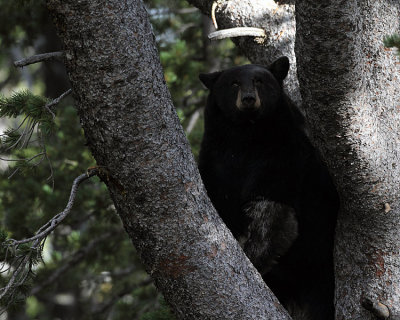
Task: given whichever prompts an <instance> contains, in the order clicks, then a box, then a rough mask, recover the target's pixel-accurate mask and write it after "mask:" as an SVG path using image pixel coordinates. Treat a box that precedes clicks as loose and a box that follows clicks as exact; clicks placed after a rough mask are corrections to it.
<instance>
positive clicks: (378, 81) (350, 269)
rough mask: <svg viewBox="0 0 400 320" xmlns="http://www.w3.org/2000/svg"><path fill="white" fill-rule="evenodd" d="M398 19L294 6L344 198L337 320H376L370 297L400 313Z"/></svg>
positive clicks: (374, 6)
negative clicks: (390, 41) (393, 43)
mask: <svg viewBox="0 0 400 320" xmlns="http://www.w3.org/2000/svg"><path fill="white" fill-rule="evenodd" d="M399 15H400V4H399V2H398V1H395V0H391V1H390V0H388V1H367V0H357V1H356V0H351V1H339V0H336V1H320V0H306V1H299V2H298V4H297V5H296V19H297V38H296V56H297V62H298V75H299V81H300V88H301V94H302V98H303V106H304V109H305V111H306V114H307V117H308V120H309V123H310V125H311V133H312V135H313V138H314V142H315V144H317V145H318V147H319V149H320V150H321V151H322V153H323V156H324V158H325V159H326V161H327V163H328V166H329V168H330V169H331V172H332V174H333V177H334V180H335V182H336V184H337V187H338V190H339V193H340V196H341V205H342V210H341V215H340V219H339V222H338V226H337V241H336V252H335V257H336V275H337V281H336V284H337V288H336V300H337V301H336V313H337V315H336V316H337V319H375V318H374V317H372V316H371V314H370V313H369V312H368V311H366V310H365V309H364V308H362V306H361V302H362V301H363V300H364V298H365V297H372V298H374V299H376V300H378V301H380V302H381V303H383V304H385V305H386V306H388V307H389V309H390V311H391V315H392V316H399V315H400V256H399V243H400V199H399V195H400V165H399V160H400V159H399V157H400V153H399V151H400V149H399V147H400V145H399V142H400V110H399V108H400V104H399V88H400V74H399V71H400V68H399V63H398V61H397V60H396V57H395V56H394V54H393V53H392V52H390V51H389V50H387V49H385V48H384V47H383V43H382V39H383V37H384V36H385V35H388V34H392V33H394V32H399Z"/></svg>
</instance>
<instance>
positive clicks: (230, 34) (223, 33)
mask: <svg viewBox="0 0 400 320" xmlns="http://www.w3.org/2000/svg"><path fill="white" fill-rule="evenodd" d="M248 36H250V37H256V38H258V39H263V38H265V37H266V34H265V30H264V29H261V28H252V27H238V28H230V29H224V30H219V31H215V32H211V33H210V34H209V35H208V39H210V40H221V39H225V38H235V37H248ZM258 42H259V41H258Z"/></svg>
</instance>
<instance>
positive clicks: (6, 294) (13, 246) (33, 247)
mask: <svg viewBox="0 0 400 320" xmlns="http://www.w3.org/2000/svg"><path fill="white" fill-rule="evenodd" d="M97 174H99V169H98V168H97V167H96V168H92V169H89V170H88V171H87V172H86V173H84V174H82V175H80V176H78V177H77V178H76V179H75V180H74V182H73V184H72V188H71V194H70V197H69V200H68V202H67V205H66V207H65V209H64V210H63V211H62V212H60V213H58V214H57V215H56V216H54V217H53V218H52V219H51V220H50V221H48V222H47V223H46V224H45V225H43V226H42V227H41V228H40V229H39V230H38V231H37V232H36V235H34V236H33V237H30V238H28V239H23V240H15V239H8V240H6V241H3V248H4V249H5V250H6V256H7V253H8V252H11V253H14V254H13V260H14V261H12V262H11V263H9V265H10V267H9V268H7V270H8V271H10V270H13V271H12V275H11V278H10V280H9V281H8V283H7V285H6V286H5V287H4V288H1V289H0V300H3V301H5V302H6V308H7V306H8V305H9V304H10V303H12V301H13V300H14V299H15V297H16V294H18V290H19V288H20V287H21V286H23V285H24V284H25V283H26V281H27V279H28V277H29V276H31V275H33V273H32V266H33V265H34V264H36V263H38V262H39V261H41V253H42V251H43V246H44V243H45V241H46V238H47V236H48V235H49V234H50V233H51V232H52V231H53V230H54V229H55V228H57V226H58V225H59V224H60V223H61V222H62V221H63V220H64V219H65V218H66V217H67V216H68V214H69V213H70V211H71V209H72V206H73V204H74V201H75V197H76V193H77V190H78V187H79V185H80V184H81V183H82V182H83V181H85V180H87V179H89V178H91V177H93V176H94V175H97ZM28 243H29V244H30V245H29V246H28V245H27V244H28ZM5 263H7V261H4V264H5ZM12 266H14V268H13V269H12V268H11V267H12ZM4 311H5V310H3V312H4Z"/></svg>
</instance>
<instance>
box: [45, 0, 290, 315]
mask: <svg viewBox="0 0 400 320" xmlns="http://www.w3.org/2000/svg"><path fill="white" fill-rule="evenodd" d="M47 4H48V7H49V9H50V10H51V11H52V14H53V16H54V19H55V23H56V27H57V29H58V32H59V34H60V36H61V39H62V41H63V43H64V45H65V50H66V65H67V71H68V74H69V78H70V81H71V84H72V87H73V92H74V97H75V99H76V103H77V108H78V110H79V114H80V117H81V123H82V126H83V128H84V130H85V135H86V137H87V141H88V145H89V147H90V149H91V151H92V153H93V155H94V157H95V158H96V161H97V163H98V165H100V166H105V167H106V168H107V171H108V174H107V177H106V178H105V183H106V184H107V187H108V189H109V191H110V194H111V196H112V199H113V201H114V203H115V206H116V208H117V211H118V214H119V215H120V217H121V219H122V221H123V224H124V226H125V229H126V231H127V233H128V234H129V236H130V238H131V239H132V242H133V243H134V245H135V247H136V248H137V251H138V253H139V255H140V257H141V260H142V262H143V264H144V265H145V267H146V269H147V271H148V272H149V274H150V275H151V276H152V278H153V279H154V280H155V283H156V285H157V287H158V288H159V289H160V290H161V291H162V292H163V294H164V296H165V298H166V300H167V301H168V302H169V303H170V304H171V305H172V307H173V310H174V311H175V314H176V315H177V317H178V318H179V319H202V320H205V319H240V320H242V319H289V317H288V315H287V313H286V311H285V310H283V308H282V307H281V305H280V304H279V303H278V302H277V300H276V298H275V297H274V296H273V295H272V294H271V292H270V291H269V289H268V288H267V287H266V285H265V284H264V282H263V281H262V278H261V276H260V275H259V274H258V273H257V271H256V270H255V268H254V267H253V266H252V265H251V263H250V262H249V260H248V259H247V258H246V256H245V255H244V253H243V251H242V250H241V248H240V247H239V245H238V244H237V242H236V241H235V240H234V238H233V237H232V235H231V233H230V232H229V231H228V230H227V228H226V227H225V225H224V224H223V223H222V221H221V219H220V218H219V216H218V215H217V213H216V211H215V209H214V208H213V207H212V205H211V203H210V201H209V199H208V197H207V195H206V192H205V189H204V187H203V185H202V182H201V179H200V177H199V174H198V170H197V166H196V163H195V161H194V159H193V156H192V154H191V152H190V148H189V145H188V142H187V140H186V138H185V135H184V132H183V130H182V128H181V126H180V123H179V119H178V117H177V115H176V113H175V110H174V107H173V105H172V102H171V98H170V95H169V92H168V91H167V88H166V85H165V81H164V78H163V74H162V70H161V65H160V62H159V59H158V53H157V51H156V45H155V40H154V34H153V32H152V29H151V26H150V24H149V20H148V15H147V12H146V10H145V8H144V5H143V3H142V1H133V0H132V1H119V0H110V1H105V0H81V1H75V0H48V1H47Z"/></svg>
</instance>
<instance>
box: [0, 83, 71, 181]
mask: <svg viewBox="0 0 400 320" xmlns="http://www.w3.org/2000/svg"><path fill="white" fill-rule="evenodd" d="M71 92H72V90H71V89H69V90H67V91H66V92H64V93H63V94H62V95H60V96H59V97H58V98H56V99H53V100H51V101H50V100H49V99H46V98H43V97H40V96H36V95H34V94H32V93H31V92H29V91H27V90H24V91H20V92H16V93H14V94H13V95H12V96H11V97H9V98H5V97H3V96H0V116H8V117H17V116H21V115H24V119H23V120H22V121H21V123H20V124H19V125H18V127H17V128H15V129H8V130H6V131H5V132H4V134H2V135H0V144H1V145H2V149H3V150H4V151H10V150H13V149H17V148H18V149H19V150H22V149H24V148H27V147H28V145H29V144H30V143H31V142H32V141H31V138H32V136H33V134H34V133H35V130H36V134H37V136H38V141H39V146H40V151H39V152H38V154H36V155H35V156H33V157H31V158H29V159H19V158H17V159H7V160H6V159H4V158H0V160H5V161H9V162H10V161H11V162H12V161H15V162H17V165H16V168H15V169H14V170H13V172H12V173H11V174H10V175H9V179H10V178H12V177H13V176H14V175H15V174H16V173H17V172H19V171H21V169H32V168H35V167H37V166H38V165H39V164H40V163H42V162H43V160H46V161H47V163H48V165H49V168H50V176H49V178H48V179H47V180H51V181H52V184H53V185H54V180H53V167H52V164H51V161H50V159H49V157H48V155H47V152H46V144H45V139H46V138H47V136H49V135H50V134H51V133H52V132H53V130H54V119H55V114H54V112H53V110H52V109H54V107H55V106H56V105H57V104H58V103H60V101H61V100H62V99H64V98H65V97H66V96H68V95H69V94H70V93H71ZM21 128H23V129H22V132H20V131H19V130H20V129H21ZM38 156H42V158H41V159H40V160H39V161H38V162H36V163H30V161H32V160H33V159H35V158H36V157H38Z"/></svg>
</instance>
